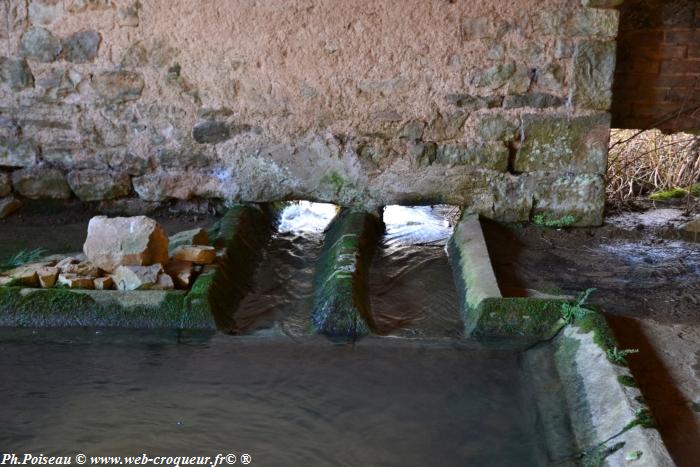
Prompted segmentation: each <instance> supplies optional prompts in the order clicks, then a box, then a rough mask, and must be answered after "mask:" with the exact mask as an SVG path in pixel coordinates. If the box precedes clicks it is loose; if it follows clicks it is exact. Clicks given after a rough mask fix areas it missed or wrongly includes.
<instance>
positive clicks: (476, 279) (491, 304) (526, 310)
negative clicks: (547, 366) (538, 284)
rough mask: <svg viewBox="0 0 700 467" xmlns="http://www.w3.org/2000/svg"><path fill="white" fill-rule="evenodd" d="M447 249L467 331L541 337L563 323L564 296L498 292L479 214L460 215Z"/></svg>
mask: <svg viewBox="0 0 700 467" xmlns="http://www.w3.org/2000/svg"><path fill="white" fill-rule="evenodd" d="M448 252H449V257H450V263H451V264H452V270H453V272H454V278H455V284H456V286H457V291H458V296H459V299H460V307H461V309H462V315H463V319H464V326H465V333H466V335H471V336H476V337H488V338H516V337H518V338H526V339H532V340H540V339H548V338H551V337H553V336H554V335H555V334H556V333H557V331H559V330H560V329H561V328H562V327H563V326H564V325H565V322H564V321H563V320H562V319H561V305H562V303H565V302H567V301H568V300H567V299H566V298H561V299H560V298H530V297H528V298H525V297H511V298H507V297H503V296H502V295H501V291H500V288H499V286H498V282H497V280H496V276H495V274H494V271H493V267H492V265H491V259H490V257H489V252H488V248H487V246H486V241H485V239H484V234H483V231H482V229H481V223H480V222H479V218H478V216H476V215H469V214H465V215H464V216H463V217H462V219H461V220H460V222H459V223H458V224H457V226H456V227H455V231H454V234H453V235H452V238H451V239H450V241H449V243H448Z"/></svg>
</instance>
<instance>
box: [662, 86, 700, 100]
mask: <svg viewBox="0 0 700 467" xmlns="http://www.w3.org/2000/svg"><path fill="white" fill-rule="evenodd" d="M664 100H665V101H667V102H697V101H700V88H695V89H693V88H675V89H669V90H668V91H667V92H666V95H665V98H664Z"/></svg>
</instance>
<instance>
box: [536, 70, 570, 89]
mask: <svg viewBox="0 0 700 467" xmlns="http://www.w3.org/2000/svg"><path fill="white" fill-rule="evenodd" d="M535 79H536V81H537V87H538V89H539V90H541V91H544V92H547V93H551V94H561V93H562V92H563V91H564V80H565V79H566V71H565V70H564V69H563V68H562V67H561V65H559V64H558V63H548V64H547V65H545V66H543V67H542V68H540V69H538V70H537V72H536V75H535Z"/></svg>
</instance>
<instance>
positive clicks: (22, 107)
mask: <svg viewBox="0 0 700 467" xmlns="http://www.w3.org/2000/svg"><path fill="white" fill-rule="evenodd" d="M614 3H619V1H618V2H615V1H604V0H575V1H574V0H511V1H506V0H489V1H483V2H472V1H464V0H457V1H455V0H388V1H377V0H342V1H341V0H257V1H254V0H227V1H222V0H141V1H138V0H4V1H3V2H0V17H1V18H3V19H5V18H6V21H4V20H3V21H0V57H1V58H0V82H1V85H0V167H2V168H1V169H0V170H2V171H3V172H5V173H6V174H7V175H8V176H7V177H4V178H5V179H8V180H11V189H12V190H13V192H14V195H13V196H23V197H29V198H37V197H53V198H68V197H72V196H77V197H78V198H80V199H81V200H84V201H104V200H114V199H120V198H123V197H139V198H141V199H142V200H146V201H153V202H160V201H165V200H169V199H189V198H193V197H202V198H223V199H226V200H231V201H234V200H235V201H239V200H243V201H260V202H262V201H271V200H282V199H310V200H318V201H328V202H335V203H339V204H343V205H364V206H365V207H367V206H369V207H375V206H381V205H385V204H393V203H398V204H421V203H438V202H440V203H450V204H459V205H465V206H467V207H468V208H469V209H470V210H472V211H475V212H478V213H480V214H482V215H484V216H487V217H490V218H496V219H501V220H509V221H513V220H528V219H532V218H535V216H537V219H540V220H543V219H544V220H545V221H546V220H555V221H560V220H562V219H564V221H565V222H566V223H574V224H576V225H591V224H597V223H600V222H601V219H602V210H603V204H604V193H603V192H604V178H603V175H604V173H605V169H606V158H607V143H608V133H609V132H608V129H609V122H610V116H609V113H608V110H609V108H610V104H611V98H612V96H611V87H612V76H613V72H614V66H615V36H616V34H617V27H618V12H617V11H616V10H613V9H601V8H593V7H592V6H607V5H610V4H614ZM2 177H3V176H0V183H2V180H3V178H2ZM0 189H1V188H0Z"/></svg>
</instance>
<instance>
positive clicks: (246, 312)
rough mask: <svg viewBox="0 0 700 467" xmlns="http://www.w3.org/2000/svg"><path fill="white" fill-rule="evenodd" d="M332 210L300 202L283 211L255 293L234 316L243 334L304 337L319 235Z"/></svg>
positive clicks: (320, 240) (329, 206)
mask: <svg viewBox="0 0 700 467" xmlns="http://www.w3.org/2000/svg"><path fill="white" fill-rule="evenodd" d="M336 212H337V208H336V207H335V206H334V205H332V204H323V203H310V202H308V201H301V202H298V203H292V204H290V205H289V206H287V207H286V208H285V209H284V211H283V212H282V215H281V217H280V225H279V228H278V231H277V232H276V233H275V234H274V235H273V236H272V239H271V241H270V244H269V245H268V247H267V248H266V249H265V251H264V252H263V255H262V259H261V262H260V265H259V266H258V269H257V270H256V273H255V280H254V288H253V290H252V291H251V292H250V293H249V294H248V295H247V296H246V297H245V299H244V300H243V301H242V302H241V304H240V306H239V308H238V310H237V311H236V323H237V324H238V326H239V328H240V329H239V330H240V331H241V332H242V333H251V332H253V331H256V330H261V329H272V330H276V331H280V332H283V333H285V334H307V333H308V332H309V330H310V329H311V319H310V314H311V300H312V297H313V276H314V268H315V266H316V261H317V259H318V256H319V254H320V252H321V247H322V246H323V231H324V230H325V228H326V227H327V226H328V224H329V223H330V222H331V221H332V220H333V217H335V214H336Z"/></svg>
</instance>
